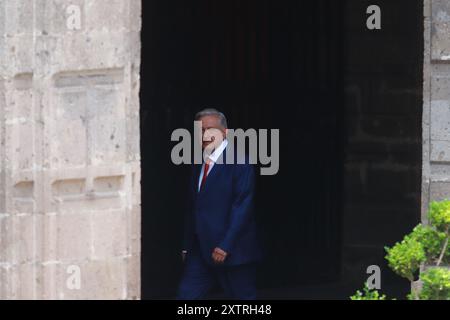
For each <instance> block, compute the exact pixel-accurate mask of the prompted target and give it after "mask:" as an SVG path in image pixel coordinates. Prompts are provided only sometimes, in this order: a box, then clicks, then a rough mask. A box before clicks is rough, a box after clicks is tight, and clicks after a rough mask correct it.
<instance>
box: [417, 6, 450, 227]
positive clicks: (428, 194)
mask: <svg viewBox="0 0 450 320" xmlns="http://www.w3.org/2000/svg"><path fill="white" fill-rule="evenodd" d="M424 57H425V58H424V82H423V169H422V219H423V220H424V221H426V220H427V217H426V213H427V211H428V205H429V202H430V201H433V200H443V199H450V2H449V1H447V0H425V54H424Z"/></svg>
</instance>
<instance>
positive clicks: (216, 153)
mask: <svg viewBox="0 0 450 320" xmlns="http://www.w3.org/2000/svg"><path fill="white" fill-rule="evenodd" d="M227 145H228V140H227V139H225V140H223V141H222V143H221V144H220V146H218V147H217V148H216V149H215V150H214V152H213V153H211V154H210V155H209V159H210V160H211V161H212V162H214V163H216V162H217V159H219V157H220V156H221V154H222V153H223V151H224V150H225V148H226V147H227Z"/></svg>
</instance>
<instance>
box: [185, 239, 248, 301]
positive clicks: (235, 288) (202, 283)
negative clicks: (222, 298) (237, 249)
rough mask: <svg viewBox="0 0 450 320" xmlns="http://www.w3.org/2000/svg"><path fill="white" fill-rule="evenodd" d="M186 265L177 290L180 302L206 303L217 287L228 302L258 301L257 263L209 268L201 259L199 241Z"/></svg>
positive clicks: (195, 244) (187, 258)
mask: <svg viewBox="0 0 450 320" xmlns="http://www.w3.org/2000/svg"><path fill="white" fill-rule="evenodd" d="M211 254H212V252H211ZM211 259H212V258H211ZM184 264H185V265H184V271H183V275H182V278H181V282H180V285H179V287H178V293H177V299H178V300H199V299H204V298H205V297H206V295H207V294H208V292H209V291H210V290H211V289H212V288H213V287H214V285H216V284H219V285H220V287H221V288H222V289H223V291H224V293H225V295H226V298H227V299H237V300H255V299H256V264H255V263H248V264H244V265H238V266H221V265H218V266H213V265H210V264H208V263H207V262H206V261H205V260H204V258H203V257H202V256H201V254H200V248H199V243H198V239H197V238H196V239H195V241H194V245H193V247H192V249H191V250H190V251H189V252H188V253H187V255H186V260H185V262H184Z"/></svg>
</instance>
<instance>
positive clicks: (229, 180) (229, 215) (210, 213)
mask: <svg viewBox="0 0 450 320" xmlns="http://www.w3.org/2000/svg"><path fill="white" fill-rule="evenodd" d="M227 150H228V148H226V149H225V150H224V152H223V153H222V155H221V156H220V157H219V160H218V161H217V162H216V163H215V164H214V166H213V167H212V169H211V171H210V173H209V174H208V176H207V179H206V182H205V184H204V186H203V187H202V188H201V190H200V191H198V183H199V177H200V172H201V169H202V165H193V170H192V176H191V182H190V197H189V207H188V211H187V215H186V219H185V232H184V249H185V250H187V251H188V254H189V250H190V249H192V246H193V242H194V236H195V234H196V235H197V238H198V240H199V244H200V252H201V256H202V257H203V259H204V260H205V261H206V262H207V263H209V264H211V265H212V264H214V262H213V260H212V257H211V256H212V252H213V250H214V248H216V247H219V248H221V249H222V250H224V251H225V252H227V253H228V256H227V258H226V259H225V263H224V265H225V266H236V265H242V264H245V263H250V262H256V261H258V260H260V259H261V257H262V251H261V248H260V245H259V241H258V237H257V228H256V221H255V216H254V194H255V169H254V166H253V165H251V164H249V161H248V158H246V159H245V160H244V161H241V162H239V163H242V162H245V163H244V164H239V163H238V162H237V156H236V155H235V156H234V159H233V160H234V162H233V163H232V164H230V163H226V162H227V157H226V154H227ZM235 154H236V152H235Z"/></svg>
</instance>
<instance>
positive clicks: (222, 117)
mask: <svg viewBox="0 0 450 320" xmlns="http://www.w3.org/2000/svg"><path fill="white" fill-rule="evenodd" d="M206 116H217V117H218V118H219V121H220V125H221V126H222V127H224V128H225V129H228V123H227V118H226V117H225V115H224V114H223V113H222V112H220V111H219V110H217V109H214V108H207V109H203V110H202V111H200V112H198V113H197V114H196V115H195V121H198V120H200V119H201V118H203V117H206Z"/></svg>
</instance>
